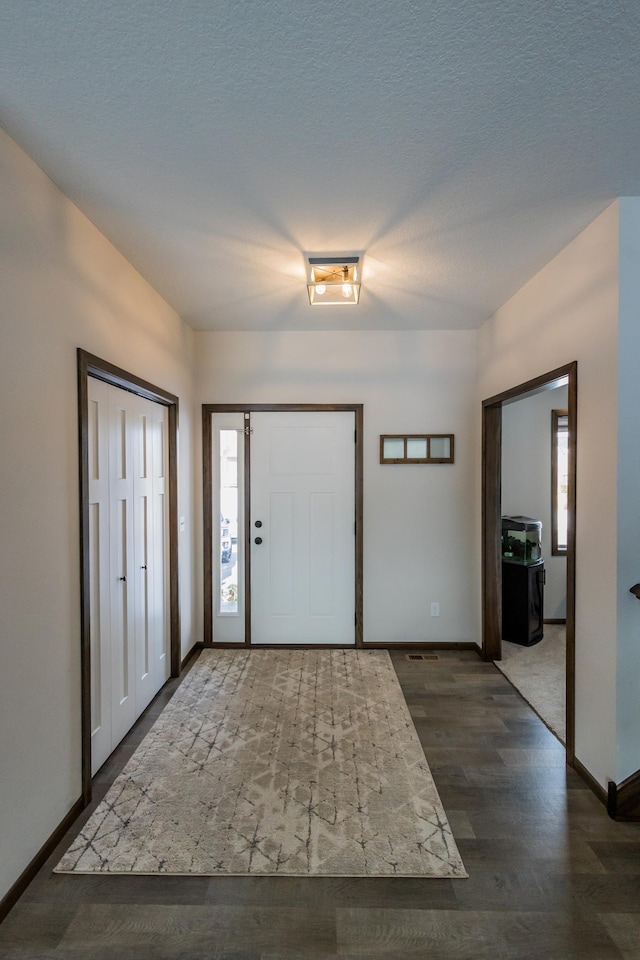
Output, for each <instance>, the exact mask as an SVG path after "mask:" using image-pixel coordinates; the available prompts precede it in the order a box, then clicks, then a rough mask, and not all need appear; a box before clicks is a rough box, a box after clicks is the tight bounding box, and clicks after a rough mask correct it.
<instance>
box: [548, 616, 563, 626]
mask: <svg viewBox="0 0 640 960" xmlns="http://www.w3.org/2000/svg"><path fill="white" fill-rule="evenodd" d="M542 622H543V623H548V624H550V625H551V624H554V623H555V624H557V625H558V626H564V625H565V624H566V622H567V618H566V617H560V618H556V619H553V618H550V619H549V620H543V621H542Z"/></svg>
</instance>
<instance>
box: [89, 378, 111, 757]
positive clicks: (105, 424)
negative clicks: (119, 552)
mask: <svg viewBox="0 0 640 960" xmlns="http://www.w3.org/2000/svg"><path fill="white" fill-rule="evenodd" d="M88 412H89V437H88V439H89V548H90V551H91V557H90V563H89V606H90V618H91V648H90V649H91V773H92V775H93V774H94V773H96V772H97V771H98V770H99V769H100V767H101V766H102V764H103V763H104V761H105V760H106V759H107V757H108V756H109V754H110V753H111V751H112V749H113V747H112V730H111V637H110V633H111V598H110V585H111V571H110V555H109V388H108V386H107V384H105V383H102V381H100V380H95V379H92V378H90V379H89V411H88Z"/></svg>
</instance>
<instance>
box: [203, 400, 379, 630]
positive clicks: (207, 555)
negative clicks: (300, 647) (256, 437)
mask: <svg viewBox="0 0 640 960" xmlns="http://www.w3.org/2000/svg"><path fill="white" fill-rule="evenodd" d="M278 412H283V413H289V412H292V413H314V412H327V413H331V412H336V413H353V414H354V419H355V514H356V516H355V522H356V533H355V646H356V647H362V646H363V623H364V614H363V610H364V597H363V579H364V577H363V570H364V524H363V514H364V506H363V497H364V494H363V488H364V406H363V404H361V403H245V404H235V403H203V404H202V445H203V446H202V450H203V452H202V456H203V465H202V466H203V498H204V502H203V518H204V530H203V549H204V624H205V627H204V645H205V646H206V647H210V646H214V645H215V646H219V645H218V644H214V643H213V610H212V602H213V569H212V562H211V557H212V550H213V548H212V536H213V530H212V527H211V514H212V509H213V508H212V494H213V478H212V476H211V449H212V448H211V435H212V427H211V415H212V414H214V413H278ZM244 511H245V645H246V646H250V645H252V643H251V550H250V539H251V442H250V436H249V434H248V433H245V445H244ZM220 646H222V645H220ZM230 646H231V647H235V646H237V644H230ZM256 646H257V644H256ZM260 646H261V645H260ZM287 646H289V644H288V645H287ZM314 646H315V645H314Z"/></svg>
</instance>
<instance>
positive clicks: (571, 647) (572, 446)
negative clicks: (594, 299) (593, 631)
mask: <svg viewBox="0 0 640 960" xmlns="http://www.w3.org/2000/svg"><path fill="white" fill-rule="evenodd" d="M568 376H569V391H568V393H569V407H568V416H569V492H568V496H567V506H568V527H567V621H566V641H567V661H566V682H567V686H566V702H567V723H566V727H567V730H566V748H567V763H568V764H569V765H570V766H573V765H574V762H575V755H576V516H577V513H576V511H577V492H576V477H577V450H578V364H577V361H576V362H574V363H572V364H569V370H568Z"/></svg>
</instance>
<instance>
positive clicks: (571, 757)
mask: <svg viewBox="0 0 640 960" xmlns="http://www.w3.org/2000/svg"><path fill="white" fill-rule="evenodd" d="M561 377H567V378H568V397H569V399H568V417H569V494H568V505H569V526H568V531H567V553H566V557H567V618H566V632H567V659H566V684H567V686H566V693H567V714H566V716H567V724H566V756H567V764H568V765H569V766H573V765H574V762H575V615H576V611H575V608H576V531H575V526H576V524H575V518H576V504H577V499H576V456H577V454H576V451H577V442H578V364H577V361H573V362H572V363H568V364H565V365H564V366H562V367H557V368H556V369H555V370H551V371H550V372H549V373H546V374H542V375H541V376H539V377H535V378H534V379H532V380H528V381H526V382H525V383H522V384H520V385H519V386H517V387H513V388H511V389H510V390H506V391H504V392H503V393H500V394H497V395H496V396H493V397H489V398H488V399H486V400H483V401H482V640H483V643H482V651H483V653H482V655H483V657H484V659H486V660H499V659H500V658H501V654H502V636H501V632H502V624H501V619H502V617H501V599H502V598H501V562H500V513H501V489H500V488H501V428H502V405H503V404H504V403H508V402H511V401H513V400H517V399H520V398H522V397H524V396H527V395H528V394H531V393H535V392H539V391H541V390H544V389H550V388H551V387H552V386H553V384H554V382H555V381H556V380H559V379H560V378H561Z"/></svg>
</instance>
